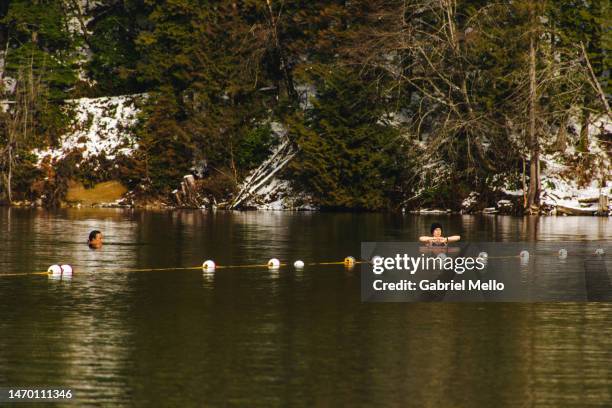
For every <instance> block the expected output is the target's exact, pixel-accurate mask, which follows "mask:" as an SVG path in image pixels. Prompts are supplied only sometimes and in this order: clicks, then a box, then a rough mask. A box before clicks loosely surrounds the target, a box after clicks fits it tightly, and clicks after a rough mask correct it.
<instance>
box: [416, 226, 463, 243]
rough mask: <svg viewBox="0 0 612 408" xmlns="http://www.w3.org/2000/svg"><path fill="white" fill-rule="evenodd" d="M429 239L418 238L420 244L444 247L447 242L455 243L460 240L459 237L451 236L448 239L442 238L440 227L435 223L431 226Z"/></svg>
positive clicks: (426, 237) (427, 237) (425, 237)
mask: <svg viewBox="0 0 612 408" xmlns="http://www.w3.org/2000/svg"><path fill="white" fill-rule="evenodd" d="M431 235H432V236H431V237H429V236H422V237H420V238H419V241H420V242H423V243H425V244H428V245H432V246H445V245H448V243H449V242H457V241H459V240H460V239H461V236H459V235H451V236H450V237H444V236H442V225H440V224H439V223H437V222H434V223H433V224H431Z"/></svg>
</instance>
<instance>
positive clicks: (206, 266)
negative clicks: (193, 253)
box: [202, 259, 217, 272]
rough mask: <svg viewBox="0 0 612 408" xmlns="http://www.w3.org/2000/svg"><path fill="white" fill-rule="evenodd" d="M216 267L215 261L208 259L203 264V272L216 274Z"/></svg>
mask: <svg viewBox="0 0 612 408" xmlns="http://www.w3.org/2000/svg"><path fill="white" fill-rule="evenodd" d="M216 266H217V265H215V261H211V260H210V259H208V260H206V261H204V263H203V264H202V270H203V271H205V272H214V270H215V267H216Z"/></svg>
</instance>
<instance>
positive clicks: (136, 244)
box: [0, 209, 612, 407]
mask: <svg viewBox="0 0 612 408" xmlns="http://www.w3.org/2000/svg"><path fill="white" fill-rule="evenodd" d="M433 221H441V222H442V223H443V224H444V226H445V229H446V231H448V232H449V233H450V232H452V233H455V232H456V233H460V234H461V235H462V236H463V240H471V241H474V242H477V241H488V242H493V241H495V242H496V241H520V240H524V241H559V242H564V241H584V240H588V241H591V240H603V241H607V242H610V239H611V238H612V228H611V225H610V221H609V220H608V219H607V218H601V217H600V218H596V217H540V218H538V217H525V218H517V217H503V216H458V215H457V216H456V215H453V216H450V215H444V216H435V217H434V216H413V215H401V214H347V213H290V212H287V213H284V212H235V213H234V212H216V213H210V212H200V211H174V212H147V211H124V210H85V209H71V210H59V211H56V212H47V211H43V210H17V209H10V210H9V209H0V240H1V242H2V246H1V250H0V273H5V274H6V273H28V272H37V271H44V270H46V269H47V267H48V266H49V265H51V264H55V263H68V264H71V265H72V266H73V268H74V270H75V275H74V276H73V278H72V279H71V280H62V281H55V280H51V279H49V278H47V277H46V276H42V275H24V276H5V277H0V387H29V388H32V387H46V388H48V387H64V388H70V389H72V391H73V393H74V394H75V396H76V398H77V400H78V405H79V406H93V405H98V406H126V405H138V406H177V407H178V406H261V407H271V406H322V407H335V406H372V405H382V406H406V405H410V406H431V407H467V406H470V407H471V406H476V407H491V406H496V407H504V406H512V407H532V406H537V407H561V406H563V407H567V406H570V407H585V406H602V407H604V406H611V405H612V303H532V304H526V303H501V304H500V303H498V304H494V303H465V304H459V303H386V304H382V303H362V302H361V300H360V277H359V272H358V270H354V271H347V270H345V269H344V268H343V267H342V266H320V267H310V268H309V267H307V268H306V269H305V270H304V271H301V272H298V271H294V270H293V268H281V270H280V271H279V272H278V273H271V272H269V271H268V270H267V269H264V268H242V269H218V270H217V271H216V273H214V274H203V273H202V271H198V270H172V269H171V268H173V267H190V266H197V265H201V263H202V261H204V260H205V259H214V260H215V261H216V262H217V263H218V264H220V265H244V264H261V263H265V262H266V261H267V260H268V259H269V258H271V257H277V258H279V259H281V260H284V261H292V260H295V259H302V260H304V261H305V262H320V261H341V260H342V259H343V258H344V257H345V256H347V255H354V256H359V253H360V245H361V242H362V241H414V240H415V239H416V238H417V237H418V236H419V235H422V234H425V233H427V231H428V228H429V225H430V223H431V222H433ZM92 229H100V230H102V232H103V234H104V237H105V238H104V240H105V245H104V247H103V248H102V249H101V250H99V251H94V250H90V249H89V248H88V247H87V245H86V244H85V242H86V239H87V235H88V233H89V231H90V230H92ZM125 268H131V269H137V268H170V269H169V270H165V271H149V272H144V271H143V272H125V271H122V269H125Z"/></svg>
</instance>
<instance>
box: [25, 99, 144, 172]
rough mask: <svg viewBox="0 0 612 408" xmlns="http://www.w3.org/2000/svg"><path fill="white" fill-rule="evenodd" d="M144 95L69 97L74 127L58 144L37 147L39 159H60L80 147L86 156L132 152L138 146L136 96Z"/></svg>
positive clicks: (111, 155) (113, 156)
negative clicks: (134, 131) (133, 129)
mask: <svg viewBox="0 0 612 408" xmlns="http://www.w3.org/2000/svg"><path fill="white" fill-rule="evenodd" d="M138 97H144V96H143V95H135V96H134V95H129V96H112V97H103V98H80V99H74V100H70V101H67V103H68V104H69V106H70V107H71V108H72V109H73V111H74V117H73V120H72V123H71V128H72V131H71V132H69V133H67V134H66V135H64V136H62V137H61V138H60V146H59V147H51V148H48V149H45V150H38V149H36V150H34V151H33V153H34V154H36V155H37V156H38V158H39V162H40V161H42V160H43V159H44V158H45V157H48V158H51V159H61V158H63V157H65V156H66V155H67V154H68V153H69V152H71V151H74V150H80V151H81V152H82V154H83V157H84V158H87V157H90V156H98V155H101V154H105V155H106V157H107V158H108V159H110V160H112V159H114V158H115V157H116V156H117V155H118V154H123V155H126V156H129V155H131V154H132V152H133V151H134V150H135V149H137V148H138V145H137V143H136V140H135V136H134V134H133V133H132V131H131V129H132V127H133V126H134V125H135V124H136V121H137V115H138V109H137V108H136V106H135V98H138Z"/></svg>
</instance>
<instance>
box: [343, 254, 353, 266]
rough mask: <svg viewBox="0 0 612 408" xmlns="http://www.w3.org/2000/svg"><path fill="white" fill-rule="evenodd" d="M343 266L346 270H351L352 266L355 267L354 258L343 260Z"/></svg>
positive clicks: (349, 257)
mask: <svg viewBox="0 0 612 408" xmlns="http://www.w3.org/2000/svg"><path fill="white" fill-rule="evenodd" d="M344 266H346V267H347V268H352V267H353V266H355V258H353V257H352V256H347V257H346V258H344Z"/></svg>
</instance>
